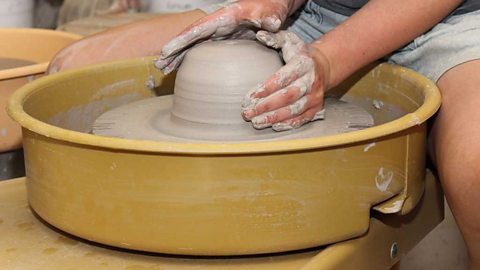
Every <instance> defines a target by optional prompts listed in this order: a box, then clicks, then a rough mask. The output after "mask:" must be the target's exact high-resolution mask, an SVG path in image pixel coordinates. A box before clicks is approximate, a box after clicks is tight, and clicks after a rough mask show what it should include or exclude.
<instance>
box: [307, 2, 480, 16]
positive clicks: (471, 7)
mask: <svg viewBox="0 0 480 270" xmlns="http://www.w3.org/2000/svg"><path fill="white" fill-rule="evenodd" d="M313 1H314V2H315V3H317V4H318V5H319V6H321V7H324V8H326V9H328V10H331V11H334V12H337V13H340V14H342V15H346V16H350V15H352V14H353V13H354V12H355V11H357V10H359V9H360V8H361V7H362V6H363V5H365V4H366V3H367V2H368V0H313ZM476 10H480V0H465V1H464V2H463V4H461V5H460V6H459V7H458V8H457V9H456V10H455V11H453V13H452V14H451V15H460V14H465V13H468V12H472V11H476Z"/></svg>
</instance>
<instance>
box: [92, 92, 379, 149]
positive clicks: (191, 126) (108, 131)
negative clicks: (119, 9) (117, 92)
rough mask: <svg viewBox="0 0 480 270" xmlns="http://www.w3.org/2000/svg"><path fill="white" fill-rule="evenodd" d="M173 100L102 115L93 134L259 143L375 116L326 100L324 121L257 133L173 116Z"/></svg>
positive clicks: (340, 129) (364, 123)
mask: <svg viewBox="0 0 480 270" xmlns="http://www.w3.org/2000/svg"><path fill="white" fill-rule="evenodd" d="M172 100H173V96H171V95H170V96H163V97H155V98H150V99H145V100H141V101H137V102H133V103H130V104H126V105H123V106H120V107H118V108H115V109H113V110H111V111H108V112H106V113H104V114H103V115H101V116H100V117H99V118H98V119H97V120H96V121H95V123H94V125H93V130H92V132H93V133H94V134H96V135H101V136H109V137H120V138H128V139H138V140H162V141H197V140H200V141H257V140H283V139H299V138H311V137H318V136H326V135H334V134H338V133H344V132H349V131H355V130H360V129H364V128H367V127H371V126H373V124H374V123H373V118H372V116H371V115H370V114H369V113H368V112H367V111H365V110H364V109H363V108H361V107H359V106H356V105H353V104H350V103H347V102H343V101H340V100H336V99H333V98H329V99H326V100H325V119H323V120H318V121H315V122H312V123H310V124H308V125H305V126H303V127H301V128H299V129H296V130H291V131H284V132H275V131H273V130H272V129H270V128H268V129H263V130H256V129H254V128H253V127H252V125H251V123H249V122H244V123H241V124H231V125H228V124H206V123H200V122H192V121H188V120H185V119H182V118H179V117H176V116H174V115H172V114H170V111H171V109H172V103H173V102H172ZM238 117H239V118H240V113H238Z"/></svg>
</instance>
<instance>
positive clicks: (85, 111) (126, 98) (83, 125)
mask: <svg viewBox="0 0 480 270" xmlns="http://www.w3.org/2000/svg"><path fill="white" fill-rule="evenodd" d="M105 91H113V90H111V89H107V90H105ZM103 94H105V92H103ZM142 98H143V96H142V95H141V94H139V93H130V94H126V95H123V96H119V97H112V98H103V99H101V100H96V101H92V102H90V103H88V104H87V105H80V106H74V107H72V108H70V109H69V110H68V111H66V112H61V113H58V114H56V115H55V116H53V117H51V118H49V119H48V120H47V123H49V124H51V125H54V126H57V127H61V128H66V129H70V130H73V131H79V132H85V133H88V132H90V130H91V129H92V125H93V122H94V121H95V119H97V117H98V116H100V115H101V114H102V113H104V112H106V111H108V110H110V109H112V108H115V107H118V106H120V105H123V104H126V103H130V102H133V101H137V100H140V99H142Z"/></svg>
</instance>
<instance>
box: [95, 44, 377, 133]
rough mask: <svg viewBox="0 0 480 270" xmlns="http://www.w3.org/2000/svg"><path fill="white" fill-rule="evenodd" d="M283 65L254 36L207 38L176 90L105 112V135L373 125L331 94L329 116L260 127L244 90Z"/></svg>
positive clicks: (99, 125)
mask: <svg viewBox="0 0 480 270" xmlns="http://www.w3.org/2000/svg"><path fill="white" fill-rule="evenodd" d="M282 66H283V62H282V61H281V59H280V56H279V54H278V53H277V52H276V51H275V50H271V49H269V48H267V47H265V46H263V45H261V44H259V43H257V42H255V41H249V40H233V41H232V40H229V41H214V42H205V43H202V44H200V45H197V46H196V47H194V48H192V49H191V50H190V51H189V52H188V53H187V55H186V56H185V59H184V61H183V63H182V65H181V66H180V69H179V71H178V73H177V78H176V82H175V89H174V94H173V95H170V96H163V97H156V98H151V99H147V100H142V101H137V102H134V103H131V104H127V105H123V106H120V107H118V108H115V109H113V110H111V111H109V112H107V113H105V114H103V115H101V116H100V117H99V118H98V119H97V120H96V121H95V123H94V126H93V129H92V132H93V133H94V134H97V135H102V136H112V137H122V138H130V139H144V140H166V141H220V142H222V141H257V140H275V139H287V138H306V137H316V136H324V135H333V134H337V133H342V132H348V131H352V130H358V129H362V128H366V127H370V126H372V125H373V118H372V116H371V115H370V114H369V113H368V112H366V111H365V110H364V109H362V108H360V107H358V106H355V105H353V104H349V103H346V102H342V101H339V100H334V99H328V100H326V102H325V108H326V110H325V119H324V120H321V121H316V122H313V123H311V124H308V125H306V126H304V127H302V128H299V129H297V130H293V131H286V132H275V131H273V130H272V129H270V128H268V129H264V130H256V129H254V128H253V127H252V124H251V123H250V122H246V121H245V120H244V119H243V118H242V117H241V113H240V111H241V104H242V101H243V98H244V96H245V94H246V93H247V92H248V90H250V89H252V88H253V87H255V85H257V84H258V83H261V82H263V81H265V80H266V79H267V78H268V77H269V76H271V75H272V74H273V73H275V72H276V71H277V70H279V69H280V68H281V67H282Z"/></svg>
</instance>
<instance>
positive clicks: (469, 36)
mask: <svg viewBox="0 0 480 270" xmlns="http://www.w3.org/2000/svg"><path fill="white" fill-rule="evenodd" d="M291 19H292V21H291V22H290V25H289V26H288V29H289V30H291V31H293V32H295V33H296V34H297V35H298V36H300V37H301V38H302V39H303V40H305V41H306V42H308V43H310V42H312V41H314V40H316V39H318V38H320V37H321V36H322V35H323V34H325V33H326V32H328V31H330V30H331V29H332V28H334V27H335V26H337V25H338V24H340V23H341V22H343V21H344V20H346V19H348V17H347V16H344V15H341V14H338V13H335V12H332V11H330V10H328V9H325V8H322V7H320V6H319V5H317V4H316V3H315V2H313V1H312V0H309V1H308V2H307V3H306V5H305V6H304V7H303V9H302V10H300V11H299V12H297V14H295V16H294V17H293V18H291ZM478 59H480V11H474V12H470V13H465V14H461V15H455V16H449V17H447V18H446V19H444V20H443V21H442V22H440V23H438V24H437V25H436V26H435V27H433V28H432V29H431V30H429V31H428V32H426V33H425V34H423V35H421V36H419V37H417V38H416V39H415V40H413V41H412V42H410V43H409V44H407V45H406V46H405V47H403V48H401V49H399V50H397V51H395V52H394V53H392V54H391V55H389V56H386V57H385V60H386V61H388V62H390V63H394V64H397V65H401V66H404V67H406V68H410V69H413V70H415V71H417V72H419V73H421V74H423V75H424V76H426V77H427V78H429V79H430V80H432V81H434V82H437V81H438V79H439V78H440V77H441V76H442V75H443V74H444V73H445V72H447V71H448V70H449V69H451V68H453V67H455V66H457V65H460V64H463V63H465V62H468V61H472V60H478Z"/></svg>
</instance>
